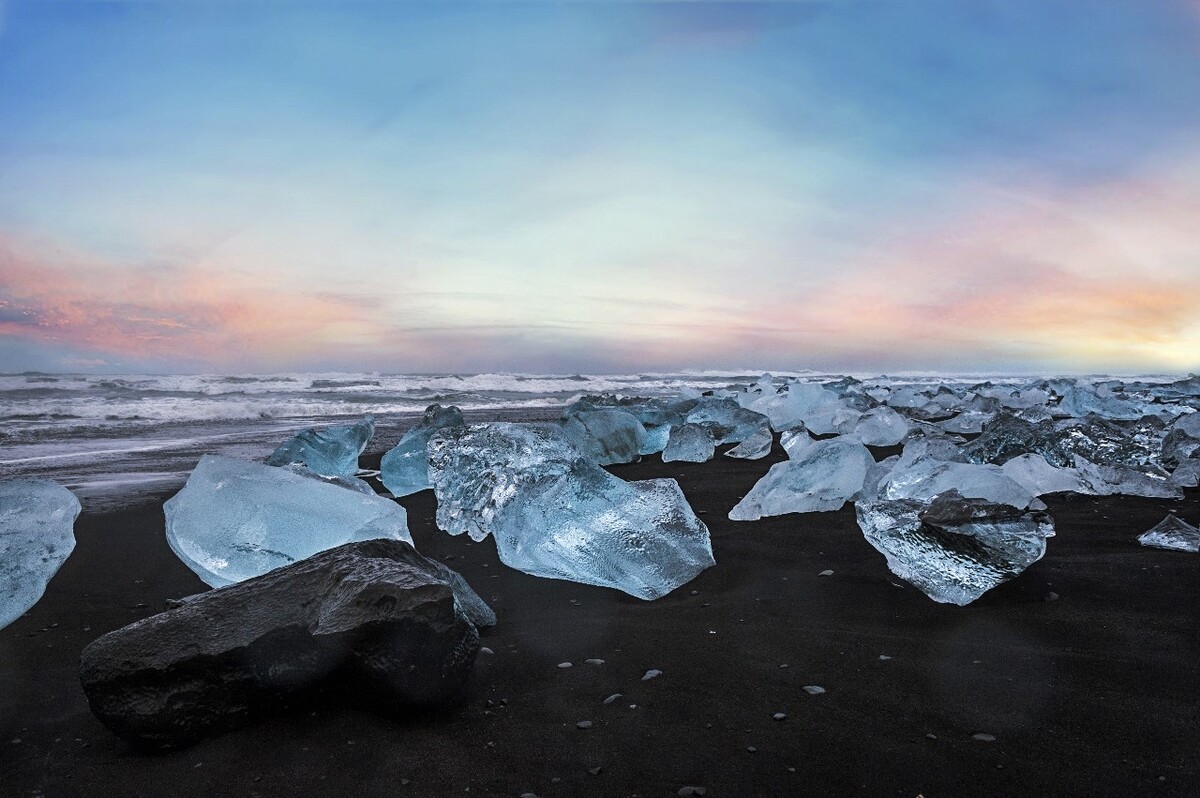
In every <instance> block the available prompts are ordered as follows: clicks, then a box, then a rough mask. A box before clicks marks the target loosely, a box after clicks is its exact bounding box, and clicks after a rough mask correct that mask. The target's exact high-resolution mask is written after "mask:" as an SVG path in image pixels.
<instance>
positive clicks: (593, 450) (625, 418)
mask: <svg viewBox="0 0 1200 798" xmlns="http://www.w3.org/2000/svg"><path fill="white" fill-rule="evenodd" d="M563 432H565V433H566V435H567V438H569V439H570V440H571V442H572V443H574V444H575V448H576V449H578V450H579V451H580V452H582V453H583V454H584V455H585V456H587V457H589V458H591V459H592V460H594V461H595V462H596V463H597V464H599V465H612V464H614V463H633V462H636V461H637V460H638V459H639V458H640V457H641V454H642V449H643V448H644V447H645V446H646V428H645V427H643V426H642V422H640V421H638V420H637V417H636V416H634V415H633V414H632V413H628V412H626V411H624V410H617V409H601V410H589V411H581V412H576V413H572V414H571V415H570V416H569V417H568V418H566V419H565V420H564V421H563Z"/></svg>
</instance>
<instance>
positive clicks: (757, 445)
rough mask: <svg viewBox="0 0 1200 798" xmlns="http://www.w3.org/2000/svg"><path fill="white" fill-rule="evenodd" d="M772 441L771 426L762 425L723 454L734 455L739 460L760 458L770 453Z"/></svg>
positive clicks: (773, 438) (773, 440) (773, 441)
mask: <svg viewBox="0 0 1200 798" xmlns="http://www.w3.org/2000/svg"><path fill="white" fill-rule="evenodd" d="M774 443H775V436H774V435H772V434H771V428H770V427H767V426H764V427H763V428H762V429H760V430H759V431H758V432H756V433H754V434H753V435H751V436H750V437H749V438H747V439H746V440H744V441H742V442H741V443H739V444H738V445H737V446H735V447H733V448H732V449H730V450H729V451H727V452H725V456H726V457H736V458H738V459H741V460H761V459H762V458H764V457H766V456H767V455H769V454H770V453H771V446H772V445H774Z"/></svg>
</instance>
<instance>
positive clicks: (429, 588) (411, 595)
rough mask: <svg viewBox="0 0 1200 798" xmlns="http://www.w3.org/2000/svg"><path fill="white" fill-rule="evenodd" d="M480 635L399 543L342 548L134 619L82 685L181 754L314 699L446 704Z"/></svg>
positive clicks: (106, 717) (92, 700)
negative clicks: (321, 693) (322, 691)
mask: <svg viewBox="0 0 1200 798" xmlns="http://www.w3.org/2000/svg"><path fill="white" fill-rule="evenodd" d="M478 649H479V633H478V631H477V630H476V628H475V626H474V625H473V624H472V623H471V621H470V620H469V619H468V617H467V615H466V614H465V612H464V610H463V608H462V607H461V605H460V603H459V602H457V601H456V600H455V594H454V591H453V589H452V587H451V585H450V584H449V581H448V580H447V578H446V577H445V575H444V572H443V570H442V566H440V564H439V563H436V562H434V561H432V560H429V559H426V558H425V557H423V556H421V555H420V554H418V553H417V552H416V550H415V549H413V547H412V546H410V545H409V544H407V543H404V542H402V541H396V540H369V541H364V542H359V543H349V544H346V545H344V546H339V547H338V548H335V549H330V550H329V551H325V552H321V553H319V554H316V555H314V556H313V557H310V558H308V559H306V560H302V561H300V562H297V563H294V564H292V565H288V566H286V567H284V568H279V569H277V570H274V571H270V572H269V573H266V574H263V575H262V576H259V577H255V578H254V579H249V580H247V581H245V582H241V583H239V584H236V585H230V586H228V587H223V588H220V589H218V590H213V591H210V592H208V593H204V594H201V595H200V596H198V597H196V598H195V599H192V600H190V601H188V602H186V603H185V604H184V605H183V606H181V607H179V608H177V609H173V610H169V611H167V612H163V613H160V614H158V615H154V616H151V617H149V618H145V619H144V620H141V621H138V622H137V623H133V624H130V625H129V626H126V627H124V628H122V629H118V630H116V631H115V632H110V633H109V634H106V635H104V636H103V637H101V638H99V639H97V640H95V641H93V642H92V643H91V645H89V646H88V647H87V648H85V649H84V650H83V654H82V658H81V664H80V681H81V682H82V683H83V689H84V692H85V693H86V695H87V699H88V702H89V704H90V705H91V709H92V712H93V713H94V714H95V715H96V717H97V718H98V719H99V720H100V721H101V722H102V723H103V724H104V725H105V726H107V727H108V728H109V729H110V730H112V731H113V732H114V733H116V734H117V735H119V736H120V737H122V738H124V739H125V740H127V741H129V742H130V743H132V744H134V745H136V746H137V747H139V748H143V749H147V750H151V751H164V750H169V749H172V748H180V747H184V746H187V745H190V744H192V743H194V742H196V741H198V740H199V739H201V738H204V737H208V736H211V735H214V734H219V733H221V732H224V731H227V730H229V729H233V728H236V727H238V726H243V725H245V724H247V723H249V722H252V721H253V720H255V719H257V718H259V717H261V716H264V715H268V714H272V713H275V712H277V711H279V710H280V709H282V708H286V707H287V706H288V705H290V704H294V703H297V702H300V701H302V700H303V699H304V698H305V697H308V696H311V694H312V692H313V691H314V690H315V689H316V688H318V687H331V688H335V689H336V690H337V691H343V692H344V694H345V695H346V697H348V698H350V699H352V700H361V701H362V702H363V703H364V704H366V705H368V706H370V707H371V708H374V709H379V710H382V711H386V712H396V711H402V710H405V709H409V708H414V707H429V706H434V705H438V704H443V703H445V702H447V701H449V700H451V699H453V698H456V697H457V696H458V695H459V694H460V692H461V689H462V686H463V684H464V682H465V681H466V679H467V677H468V675H469V674H470V672H471V668H472V666H473V664H474V662H475V655H476V653H477V651H478Z"/></svg>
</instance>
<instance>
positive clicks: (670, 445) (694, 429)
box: [662, 424, 716, 463]
mask: <svg viewBox="0 0 1200 798" xmlns="http://www.w3.org/2000/svg"><path fill="white" fill-rule="evenodd" d="M715 445H716V444H715V442H714V441H713V435H712V431H711V430H710V429H709V428H708V427H706V426H703V425H700V424H681V425H680V426H678V427H672V428H671V435H670V437H669V438H667V446H666V448H665V449H663V453H662V459H663V462H664V463H670V462H673V461H677V460H678V461H683V462H685V463H706V462H708V461H709V460H711V459H712V458H713V451H714V448H715Z"/></svg>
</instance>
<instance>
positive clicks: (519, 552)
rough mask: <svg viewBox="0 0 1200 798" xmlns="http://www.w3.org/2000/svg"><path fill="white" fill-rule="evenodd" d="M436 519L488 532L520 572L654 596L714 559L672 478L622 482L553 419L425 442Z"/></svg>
mask: <svg viewBox="0 0 1200 798" xmlns="http://www.w3.org/2000/svg"><path fill="white" fill-rule="evenodd" d="M429 452H430V458H429V462H430V477H431V479H432V481H433V489H434V493H435V495H436V496H437V500H438V510H437V520H438V526H440V527H441V528H442V529H443V530H445V531H447V532H450V533H451V534H462V533H463V532H466V533H468V534H470V536H471V537H472V538H473V539H475V540H483V539H484V538H485V537H487V536H488V535H491V536H492V537H493V538H494V539H495V541H496V550H497V552H498V553H499V555H500V559H501V560H502V561H504V562H505V563H506V564H508V565H509V566H511V567H513V568H517V569H518V570H521V571H525V572H526V573H530V574H534V575H536V576H545V577H550V578H555V579H568V580H571V581H575V582H582V583H584V584H592V585H601V586H604V587H611V588H616V589H618V590H623V591H625V592H626V593H629V594H630V595H633V596H637V597H639V598H644V599H653V598H657V597H658V596H661V595H664V594H666V593H668V592H670V591H671V590H673V589H675V588H676V587H678V586H679V585H681V584H683V583H685V582H687V581H689V580H691V579H692V578H694V577H695V576H696V575H697V574H698V573H699V572H700V571H702V570H703V569H704V568H707V567H708V566H710V565H712V564H713V560H712V547H711V544H710V542H709V535H708V528H707V527H705V526H704V524H703V523H701V522H700V521H699V519H697V518H696V516H695V514H694V513H693V512H692V509H691V507H690V506H689V505H688V503H687V500H686V499H685V498H684V496H683V493H682V491H680V490H679V485H678V484H677V483H676V482H675V481H674V480H671V479H656V480H647V481H644V482H625V481H624V480H622V479H620V478H618V477H615V476H613V475H612V474H610V473H608V472H607V471H605V470H604V469H603V468H601V467H600V466H599V465H597V464H596V463H595V462H593V461H592V460H591V459H589V458H587V457H585V456H583V455H582V454H581V453H580V452H579V450H578V449H576V448H575V447H574V445H573V444H572V443H571V442H570V440H568V439H567V437H566V435H565V434H564V433H563V432H562V430H561V429H560V428H559V427H558V426H557V425H553V424H506V423H493V424H478V425H472V426H469V427H466V428H465V429H450V430H443V431H441V432H439V433H438V434H437V435H435V436H434V437H433V439H432V440H431V441H430V444H429Z"/></svg>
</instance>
